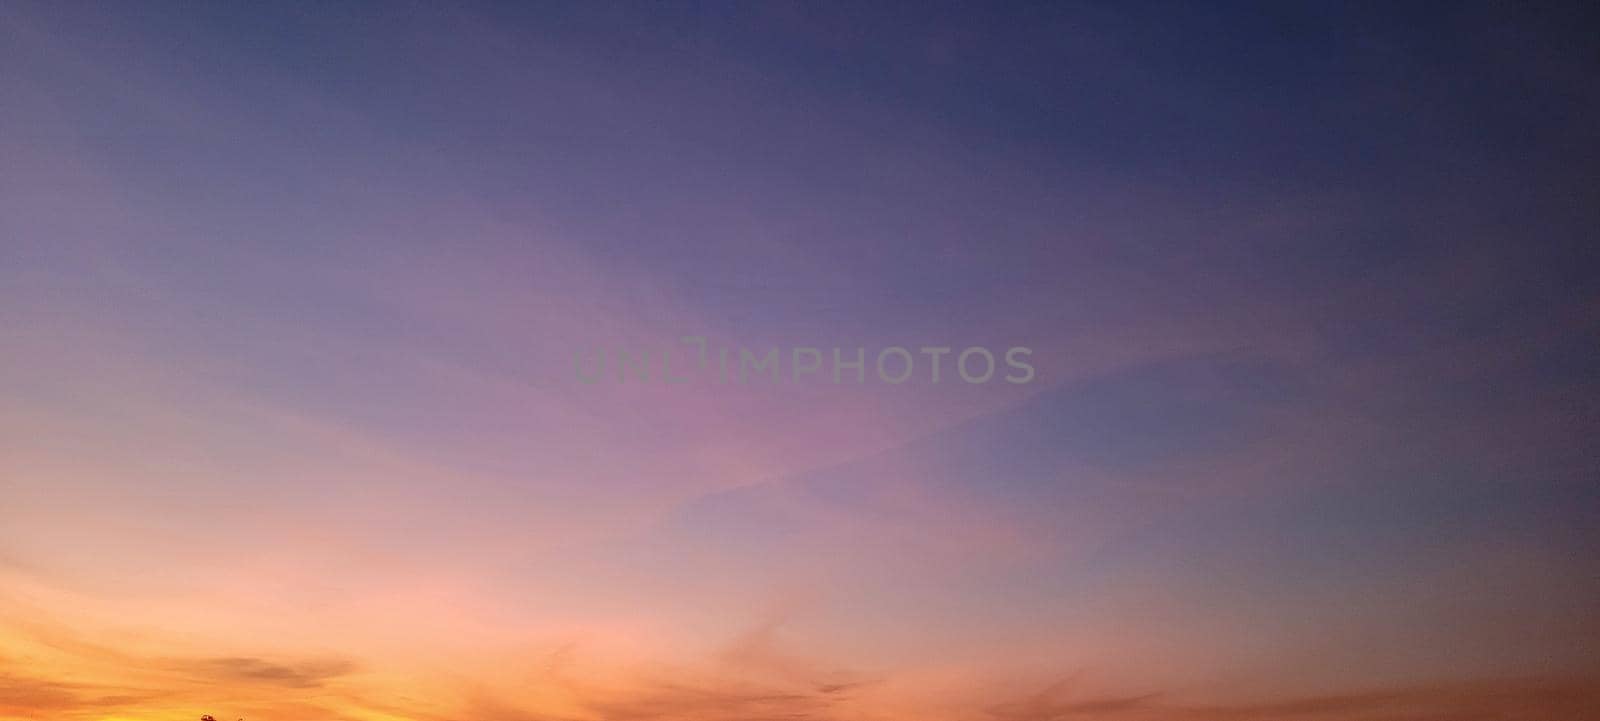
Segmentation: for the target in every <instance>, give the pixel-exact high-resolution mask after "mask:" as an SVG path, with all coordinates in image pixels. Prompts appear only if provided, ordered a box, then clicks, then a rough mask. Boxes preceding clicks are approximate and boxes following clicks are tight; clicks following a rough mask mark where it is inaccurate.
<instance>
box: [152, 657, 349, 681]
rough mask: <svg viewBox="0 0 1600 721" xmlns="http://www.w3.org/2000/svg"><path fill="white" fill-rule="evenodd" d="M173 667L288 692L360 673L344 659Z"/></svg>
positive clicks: (234, 660) (236, 660) (189, 662)
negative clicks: (278, 687)
mask: <svg viewBox="0 0 1600 721" xmlns="http://www.w3.org/2000/svg"><path fill="white" fill-rule="evenodd" d="M170 666H171V667H172V668H173V669H175V670H178V671H182V672H184V673H187V674H191V675H195V676H201V677H204V678H207V679H214V680H219V681H229V682H235V683H240V682H242V683H250V684H261V685H268V686H284V687H287V688H317V687H320V686H322V685H323V684H324V683H326V682H327V681H329V680H331V679H334V678H338V677H340V676H346V675H349V674H351V673H353V672H355V670H356V665H355V664H354V663H353V662H350V661H347V660H343V659H325V660H311V661H299V662H294V663H280V662H276V661H268V660H266V659H261V658H253V657H222V658H202V659H186V660H182V661H174V662H171V664H170Z"/></svg>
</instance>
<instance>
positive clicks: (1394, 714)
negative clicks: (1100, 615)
mask: <svg viewBox="0 0 1600 721" xmlns="http://www.w3.org/2000/svg"><path fill="white" fill-rule="evenodd" d="M1596 709H1600V679H1576V678H1506V679H1490V680H1480V681H1470V682H1454V683H1439V684H1430V685H1418V686H1408V687H1401V688H1391V689H1380V690H1375V691H1365V692H1353V693H1343V694H1328V695H1321V696H1306V697H1301V698H1287V699H1280V700H1275V701H1269V702H1263V703H1256V704H1242V705H1212V706H1202V705H1188V704H1182V703H1178V702H1175V701H1170V700H1164V699H1163V698H1162V697H1161V696H1159V695H1157V694H1148V695H1139V696H1121V697H1115V696H1101V697H1093V696H1087V697H1078V696H1076V695H1074V694H1073V693H1071V689H1070V687H1069V685H1068V684H1064V683H1063V684H1056V685H1054V686H1052V687H1050V688H1048V689H1045V690H1044V691H1042V692H1040V693H1038V694H1035V695H1033V696H1030V697H1027V698H1024V699H1021V700H1018V701H1013V702H1009V703H1005V704H1001V705H999V706H996V707H994V708H992V709H991V710H990V715H991V716H993V717H994V718H996V719H1001V720H1002V721H1064V720H1066V719H1097V720H1102V721H1301V720H1303V721H1398V720H1402V719H1417V720H1421V719H1441V720H1442V719H1449V720H1450V721H1473V720H1475V719H1485V720H1487V719H1495V720H1496V721H1538V720H1540V719H1558V718H1559V719H1584V718H1594V717H1595V710H1596Z"/></svg>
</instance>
